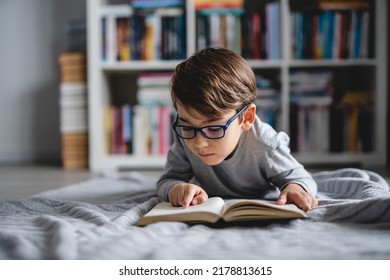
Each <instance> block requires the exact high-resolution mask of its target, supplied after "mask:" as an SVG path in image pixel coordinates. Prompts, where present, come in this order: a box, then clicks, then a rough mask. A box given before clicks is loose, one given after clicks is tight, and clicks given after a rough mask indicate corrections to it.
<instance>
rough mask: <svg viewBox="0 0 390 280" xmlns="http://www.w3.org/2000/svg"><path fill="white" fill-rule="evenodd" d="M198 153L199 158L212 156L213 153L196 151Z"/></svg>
mask: <svg viewBox="0 0 390 280" xmlns="http://www.w3.org/2000/svg"><path fill="white" fill-rule="evenodd" d="M198 155H199V156H200V157H201V158H208V157H211V156H213V155H214V154H205V153H198Z"/></svg>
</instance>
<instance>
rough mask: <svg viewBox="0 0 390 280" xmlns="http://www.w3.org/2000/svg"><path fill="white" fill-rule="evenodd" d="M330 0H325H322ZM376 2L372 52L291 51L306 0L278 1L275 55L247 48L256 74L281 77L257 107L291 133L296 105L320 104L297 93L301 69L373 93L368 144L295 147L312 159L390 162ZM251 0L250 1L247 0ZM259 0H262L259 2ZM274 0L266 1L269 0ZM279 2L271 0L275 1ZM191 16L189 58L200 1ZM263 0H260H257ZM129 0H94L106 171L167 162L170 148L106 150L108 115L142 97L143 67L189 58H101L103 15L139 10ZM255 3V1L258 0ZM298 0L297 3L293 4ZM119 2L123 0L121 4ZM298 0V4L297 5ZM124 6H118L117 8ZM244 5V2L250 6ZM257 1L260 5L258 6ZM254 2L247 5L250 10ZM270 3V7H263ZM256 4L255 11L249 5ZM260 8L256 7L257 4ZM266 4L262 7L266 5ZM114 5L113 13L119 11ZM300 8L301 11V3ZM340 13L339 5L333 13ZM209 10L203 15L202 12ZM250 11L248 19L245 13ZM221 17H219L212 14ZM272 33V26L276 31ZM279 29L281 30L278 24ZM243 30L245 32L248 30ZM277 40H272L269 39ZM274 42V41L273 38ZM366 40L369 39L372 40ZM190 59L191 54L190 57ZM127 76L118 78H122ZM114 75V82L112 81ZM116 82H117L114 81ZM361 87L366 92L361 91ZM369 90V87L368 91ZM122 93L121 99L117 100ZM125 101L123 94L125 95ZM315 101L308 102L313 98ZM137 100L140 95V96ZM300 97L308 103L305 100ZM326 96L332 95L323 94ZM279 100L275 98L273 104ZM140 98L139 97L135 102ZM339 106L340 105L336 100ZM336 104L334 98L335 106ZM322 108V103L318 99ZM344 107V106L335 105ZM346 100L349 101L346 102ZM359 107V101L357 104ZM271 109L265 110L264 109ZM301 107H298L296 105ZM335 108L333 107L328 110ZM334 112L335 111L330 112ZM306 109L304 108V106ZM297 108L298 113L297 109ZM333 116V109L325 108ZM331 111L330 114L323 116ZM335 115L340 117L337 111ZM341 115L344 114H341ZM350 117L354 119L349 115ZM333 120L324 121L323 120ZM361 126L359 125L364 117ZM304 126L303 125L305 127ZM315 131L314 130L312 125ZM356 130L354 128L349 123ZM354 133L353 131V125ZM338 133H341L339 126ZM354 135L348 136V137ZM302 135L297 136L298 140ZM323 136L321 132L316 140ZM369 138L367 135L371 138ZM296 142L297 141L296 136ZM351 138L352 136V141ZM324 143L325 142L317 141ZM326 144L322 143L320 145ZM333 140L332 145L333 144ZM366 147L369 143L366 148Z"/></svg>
mask: <svg viewBox="0 0 390 280" xmlns="http://www.w3.org/2000/svg"><path fill="white" fill-rule="evenodd" d="M323 1H325V0H323ZM368 1H370V3H371V6H370V7H371V9H370V14H369V15H370V29H369V30H370V32H371V37H370V42H369V44H368V48H369V51H367V54H366V56H363V57H361V58H347V57H346V58H343V59H340V58H329V59H319V58H316V59H308V58H299V59H298V58H295V57H292V55H293V52H292V46H293V43H294V44H296V42H293V41H294V40H295V39H294V38H293V37H292V32H291V30H292V19H293V13H294V12H297V10H296V7H295V6H297V4H298V6H299V2H300V0H275V1H273V2H276V3H279V5H278V11H279V15H278V17H279V21H278V24H277V25H278V26H279V28H280V29H279V32H280V33H279V34H280V37H279V39H280V41H279V42H277V41H276V45H277V46H279V53H277V54H276V57H274V58H272V59H271V58H270V56H271V55H270V54H271V52H270V51H269V49H268V52H267V53H268V55H269V58H262V59H258V58H252V54H251V53H248V50H246V51H245V52H244V48H243V49H241V51H242V55H243V57H245V58H246V59H247V61H248V63H249V64H250V65H251V67H252V68H253V69H254V71H255V73H256V75H259V77H262V78H265V79H266V80H267V81H271V82H272V83H274V82H275V81H276V80H277V81H276V83H275V84H277V86H275V88H273V89H275V92H276V94H275V95H274V96H272V97H273V98H275V100H277V101H275V100H273V101H272V100H271V101H269V100H266V101H264V100H263V101H259V104H263V105H264V106H265V107H264V106H263V107H262V106H259V107H258V110H259V111H260V110H265V111H266V110H269V108H268V107H267V106H271V111H273V114H274V117H275V118H276V120H277V122H275V126H276V128H277V130H284V131H287V132H288V133H289V135H290V137H291V138H292V140H293V139H294V138H299V137H297V136H296V135H295V132H294V131H295V130H297V127H296V126H295V123H293V122H292V118H293V116H294V114H296V112H297V111H300V110H301V112H306V113H305V114H308V115H307V116H308V118H311V117H312V115H310V113H308V112H311V111H310V110H311V109H310V108H312V107H313V105H308V104H310V102H311V101H310V100H309V99H305V100H303V99H301V100H300V99H298V104H294V100H295V99H294V98H293V97H292V92H293V89H292V76H291V75H292V74H293V73H295V72H305V73H309V74H316V73H321V72H330V73H332V75H333V76H332V79H333V80H335V83H334V84H333V85H332V86H333V87H334V92H333V93H332V94H333V95H332V99H333V101H334V100H336V99H337V100H342V99H343V96H344V94H345V95H347V94H350V93H351V92H358V93H359V91H361V90H360V86H361V88H362V89H363V90H362V91H364V92H365V94H372V107H369V109H368V111H370V110H371V111H372V113H371V115H369V117H370V120H371V122H369V124H368V127H366V129H368V130H367V131H368V133H366V134H370V135H372V138H370V140H369V142H370V141H371V142H372V143H371V142H370V145H371V146H370V147H369V148H367V147H366V148H364V149H363V148H362V146H364V145H367V143H365V144H364V143H363V144H362V143H361V141H363V140H359V143H358V144H356V143H355V144H353V145H352V146H353V147H354V149H353V150H350V149H349V148H346V145H347V146H348V145H351V144H346V143H347V142H348V140H344V142H345V143H344V148H341V149H339V148H340V147H337V149H336V150H332V152H330V151H331V149H327V150H322V149H320V150H316V149H314V150H312V148H310V147H311V146H310V145H309V146H308V147H305V146H303V148H302V149H301V146H300V145H297V146H296V147H295V150H294V149H293V148H292V150H293V153H294V156H295V157H296V158H297V159H298V160H299V161H300V162H302V163H303V164H305V165H311V164H312V165H321V164H327V165H329V164H346V165H347V164H349V163H351V164H361V165H379V166H381V165H384V164H385V162H386V145H387V139H386V135H385V134H386V133H385V131H386V123H385V119H386V112H387V108H386V104H387V87H386V79H387V67H386V61H387V57H386V53H387V38H386V33H385V32H383V31H382V30H381V29H382V27H383V26H387V23H386V22H387V17H386V10H387V5H388V3H387V1H386V0H368ZM245 2H249V1H245ZM252 2H256V3H257V1H252ZM269 2H270V1H264V2H262V3H263V5H266V4H265V3H269ZM271 2H272V1H271ZM183 3H184V7H183V12H184V18H185V36H184V38H182V39H183V40H184V41H183V42H184V45H183V46H185V50H184V56H185V57H188V56H190V55H191V54H192V53H194V52H195V51H196V50H197V48H198V40H200V39H199V37H197V34H198V33H197V31H198V30H197V29H198V25H197V24H198V22H197V21H198V11H197V10H196V8H195V0H187V1H183ZM258 3H260V2H258ZM258 3H257V4H258ZM128 4H129V1H126V0H88V2H87V11H88V91H89V99H88V103H89V131H90V137H89V139H90V140H89V141H90V145H89V147H90V152H89V155H90V159H89V161H90V168H91V170H93V171H106V170H109V169H126V168H128V169H140V168H142V169H144V168H152V169H155V168H162V167H163V166H164V164H165V160H166V156H165V155H164V154H161V155H160V154H157V155H156V154H153V155H140V154H133V153H128V154H115V153H111V152H107V151H108V149H107V131H106V128H105V121H106V119H105V114H106V109H107V107H109V106H110V105H112V104H113V103H115V104H117V103H118V102H122V101H123V100H125V101H124V102H130V103H132V102H135V101H134V100H137V97H136V96H137V81H138V80H137V79H138V78H137V77H138V75H140V74H143V73H149V74H150V73H162V72H172V71H173V70H174V69H175V67H176V65H177V64H178V63H180V62H181V61H182V59H174V60H171V59H163V60H159V59H152V60H127V61H126V60H125V61H117V60H116V59H114V60H110V61H109V62H107V61H104V60H102V48H103V47H102V46H101V42H102V36H103V32H102V17H103V16H104V15H105V14H107V11H108V13H111V15H114V16H115V13H117V14H118V16H119V15H120V16H122V17H123V16H124V15H126V14H131V13H134V10H133V9H131V8H130V9H128V8H125V9H122V8H121V7H120V6H122V7H123V6H124V5H128ZM257 4H256V5H257ZM293 4H294V5H293ZM118 5H120V6H118ZM293 6H294V9H295V10H294V11H293ZM111 7H118V9H117V12H115V8H114V9H111ZM244 7H245V5H244ZM256 7H257V6H256ZM247 8H248V7H245V8H244V10H245V9H247ZM263 8H264V6H263ZM249 10H252V8H251V7H250V9H249ZM253 10H255V8H254V9H253ZM265 10H266V9H264V10H263V12H264V11H265ZM113 11H114V12H113ZM298 12H299V10H298ZM330 13H334V14H337V12H330ZM203 15H204V14H203ZM245 18H248V16H246V17H245ZM213 20H215V19H213ZM270 32H271V31H270ZM272 32H275V31H272ZM241 35H242V36H244V33H243V34H241ZM267 40H271V39H267ZM273 46H274V47H275V45H273ZM366 47H367V46H366ZM183 59H184V58H183ZM117 76H119V77H120V78H119V79H117V78H116V77H117ZM113 81H114V82H113ZM117 81H119V82H120V83H121V84H124V85H125V91H124V92H125V93H124V94H123V96H120V98H118V96H116V92H113V83H114V84H115V83H116V82H117ZM114 88H115V85H114ZM360 93H361V92H360ZM363 94H364V93H363ZM118 100H119V101H118ZM121 100H122V101H121ZM308 100H309V101H308ZM137 102H138V101H137ZM299 102H301V105H300V104H299ZM324 102H325V101H324ZM272 104H274V105H272ZM302 104H305V105H302ZM133 105H134V104H133ZM336 105H337V104H336ZM329 106H330V105H329ZM314 107H315V106H314ZM335 107H336V108H337V106H335ZM346 107H347V106H345V108H346ZM352 107H353V108H357V107H356V106H355V107H354V106H352ZM264 108H265V109H264ZM297 108H298V109H297ZM320 108H322V109H323V108H326V110H325V111H326V113H329V111H330V109H329V108H330V107H326V106H325V105H324V106H323V107H320ZM328 109H329V110H328ZM329 114H330V113H329ZM298 115H299V113H298ZM298 115H296V116H298ZM325 116H326V115H325ZM323 118H325V117H323ZM333 119H334V118H333ZM340 121H341V120H340ZM346 123H348V122H347V121H346ZM319 124H320V125H318V126H319V127H320V128H321V129H322V130H323V132H321V131H320V130H318V133H321V135H322V136H324V135H325V137H327V136H326V135H329V134H331V132H330V127H328V125H329V124H330V125H331V126H333V125H334V124H333V123H329V124H326V122H325V123H322V122H319ZM324 125H326V126H325V127H323V126H324ZM359 126H360V124H359ZM347 129H349V128H344V132H341V134H343V135H344V136H345V135H346V133H347V132H346V131H347ZM298 130H299V128H298ZM309 131H310V130H309ZM348 131H350V130H348ZM351 133H352V132H351ZM333 134H334V133H333ZM346 137H347V138H348V136H346ZM296 141H297V140H296ZM318 141H319V140H318V139H317V142H318ZM365 141H366V140H365ZM292 142H293V141H292ZM349 142H351V141H349ZM317 144H318V143H317ZM319 145H320V146H322V143H320V144H319ZM329 145H330V144H329ZM361 149H363V150H364V151H363V150H361Z"/></svg>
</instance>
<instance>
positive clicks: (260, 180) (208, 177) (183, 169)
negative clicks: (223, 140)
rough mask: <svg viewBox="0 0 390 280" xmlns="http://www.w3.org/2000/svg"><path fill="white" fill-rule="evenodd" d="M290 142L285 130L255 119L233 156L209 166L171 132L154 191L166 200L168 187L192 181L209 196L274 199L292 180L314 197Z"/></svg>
mask: <svg viewBox="0 0 390 280" xmlns="http://www.w3.org/2000/svg"><path fill="white" fill-rule="evenodd" d="M289 141H290V139H289V137H288V136H287V134H286V133H284V132H279V133H277V132H276V131H275V130H274V129H273V128H272V127H271V126H270V125H268V124H266V123H264V122H262V121H261V120H260V119H259V118H256V120H255V123H254V125H253V126H252V128H251V129H250V130H249V131H247V132H244V133H242V135H241V138H240V142H239V144H238V147H237V149H236V151H235V152H234V155H233V156H232V157H230V158H229V159H227V160H224V161H223V162H221V163H220V164H218V165H215V166H209V165H206V164H204V163H203V162H202V161H201V159H199V158H198V157H197V156H196V155H194V154H192V152H191V151H190V150H189V149H188V148H187V147H186V145H185V143H184V141H183V139H180V138H178V137H177V136H176V135H174V143H173V145H172V146H171V148H170V150H169V152H168V158H167V163H166V166H165V170H164V173H163V175H162V176H161V177H160V179H159V180H158V182H157V194H158V196H159V197H160V198H161V199H164V200H168V193H169V190H170V189H171V187H173V186H174V185H176V184H178V183H188V182H191V183H194V184H197V185H198V186H200V187H201V188H203V189H204V190H205V191H206V193H207V194H208V196H209V197H212V196H220V197H223V198H260V199H261V198H266V199H275V198H277V197H278V195H279V193H280V190H281V189H282V188H283V187H284V186H285V185H286V184H288V183H292V182H294V183H297V184H299V185H301V186H302V187H303V188H304V189H305V190H306V191H307V192H309V193H310V194H312V195H313V196H315V195H316V193H317V185H316V183H315V181H314V180H313V178H312V177H311V175H310V174H309V173H308V172H307V171H306V170H305V169H304V167H303V166H302V165H301V164H300V163H299V162H298V161H297V160H296V159H295V158H294V157H293V156H292V155H291V153H290V149H289V147H288V144H289Z"/></svg>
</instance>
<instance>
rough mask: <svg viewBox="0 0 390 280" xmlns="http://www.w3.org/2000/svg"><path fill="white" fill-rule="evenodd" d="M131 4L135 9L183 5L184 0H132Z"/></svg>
mask: <svg viewBox="0 0 390 280" xmlns="http://www.w3.org/2000/svg"><path fill="white" fill-rule="evenodd" d="M130 5H131V6H132V7H133V8H134V9H151V8H164V7H183V6H184V0H131V1H130Z"/></svg>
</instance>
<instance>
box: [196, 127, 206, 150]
mask: <svg viewBox="0 0 390 280" xmlns="http://www.w3.org/2000/svg"><path fill="white" fill-rule="evenodd" d="M193 141H194V146H195V147H196V148H203V147H206V146H207V145H208V142H207V138H206V137H204V136H203V135H202V133H200V131H199V132H198V133H197V134H196V135H195V138H194V139H193Z"/></svg>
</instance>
